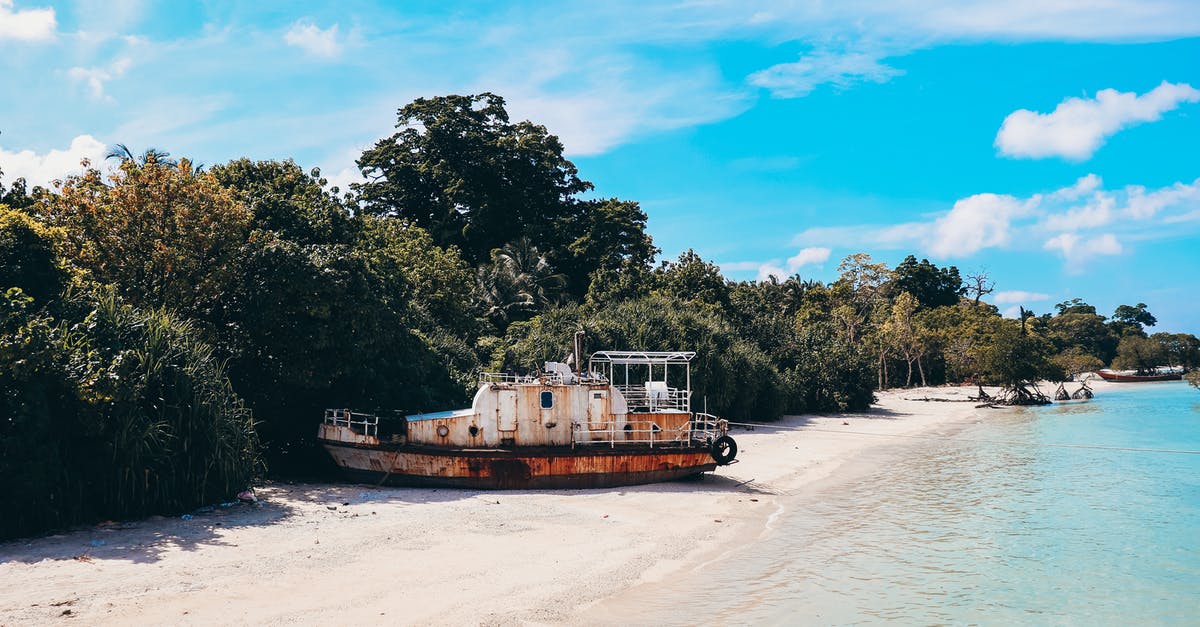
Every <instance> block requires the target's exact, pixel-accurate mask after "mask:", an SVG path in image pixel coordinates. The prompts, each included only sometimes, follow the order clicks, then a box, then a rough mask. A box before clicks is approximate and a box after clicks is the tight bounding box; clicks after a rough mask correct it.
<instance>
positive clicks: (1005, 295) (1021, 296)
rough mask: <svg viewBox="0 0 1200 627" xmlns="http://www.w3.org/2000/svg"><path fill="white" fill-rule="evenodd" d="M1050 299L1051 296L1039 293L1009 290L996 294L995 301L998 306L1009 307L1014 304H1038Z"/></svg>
mask: <svg viewBox="0 0 1200 627" xmlns="http://www.w3.org/2000/svg"><path fill="white" fill-rule="evenodd" d="M1048 298H1050V295H1049V294H1042V293H1039V292H1023V291H1021V290H1009V291H1006V292H996V296H995V297H993V299H992V300H993V301H995V303H996V304H997V305H1008V304H1012V303H1036V302H1038V301H1043V300H1046V299H1048Z"/></svg>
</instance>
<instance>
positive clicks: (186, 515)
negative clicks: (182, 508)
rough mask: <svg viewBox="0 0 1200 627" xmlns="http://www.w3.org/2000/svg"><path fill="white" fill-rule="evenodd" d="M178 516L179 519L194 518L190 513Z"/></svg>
mask: <svg viewBox="0 0 1200 627" xmlns="http://www.w3.org/2000/svg"><path fill="white" fill-rule="evenodd" d="M179 518H180V520H191V519H192V518H195V517H194V516H192V515H191V514H184V515H183V516H180V517H179Z"/></svg>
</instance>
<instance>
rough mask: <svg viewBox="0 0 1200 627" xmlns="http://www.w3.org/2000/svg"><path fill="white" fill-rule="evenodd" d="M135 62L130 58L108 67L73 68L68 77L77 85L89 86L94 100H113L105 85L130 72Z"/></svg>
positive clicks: (115, 62)
mask: <svg viewBox="0 0 1200 627" xmlns="http://www.w3.org/2000/svg"><path fill="white" fill-rule="evenodd" d="M132 64H133V61H132V60H131V59H129V58H128V57H122V58H120V59H117V60H116V61H113V62H112V63H111V64H110V65H109V66H108V67H94V68H84V67H73V68H71V69H70V70H69V71H68V72H67V76H70V77H71V80H73V81H75V82H77V83H83V84H85V85H87V88H88V95H89V96H91V98H92V99H93V100H111V98H109V97H108V96H107V95H106V94H105V93H104V85H105V83H107V82H108V81H110V80H113V79H114V78H120V77H122V76H124V75H125V72H126V71H128V70H129V66H131V65H132Z"/></svg>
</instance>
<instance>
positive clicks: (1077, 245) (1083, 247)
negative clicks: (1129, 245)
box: [1043, 233, 1124, 274]
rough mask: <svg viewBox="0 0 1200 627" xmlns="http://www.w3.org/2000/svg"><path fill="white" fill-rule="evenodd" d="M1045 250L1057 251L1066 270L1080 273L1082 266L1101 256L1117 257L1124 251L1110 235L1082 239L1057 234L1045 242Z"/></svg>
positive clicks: (1066, 234) (1072, 235) (1073, 234)
mask: <svg viewBox="0 0 1200 627" xmlns="http://www.w3.org/2000/svg"><path fill="white" fill-rule="evenodd" d="M1043 248H1045V249H1046V250H1054V251H1058V252H1059V253H1060V254H1061V255H1062V256H1063V258H1064V259H1065V260H1066V262H1067V270H1069V271H1070V272H1073V273H1076V274H1077V273H1080V272H1082V271H1083V270H1084V264H1085V263H1087V262H1088V261H1090V260H1091V259H1093V258H1094V257H1099V256H1101V255H1119V254H1121V252H1122V251H1123V250H1124V249H1123V247H1122V246H1121V242H1118V241H1117V237H1116V236H1115V235H1113V234H1112V233H1104V234H1103V235H1097V236H1094V237H1084V236H1081V235H1079V234H1078V233H1059V234H1058V235H1055V236H1054V237H1051V238H1050V239H1048V240H1046V243H1045V244H1044V245H1043Z"/></svg>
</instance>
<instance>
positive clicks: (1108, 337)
mask: <svg viewBox="0 0 1200 627" xmlns="http://www.w3.org/2000/svg"><path fill="white" fill-rule="evenodd" d="M1046 328H1047V331H1048V333H1049V337H1050V339H1051V340H1053V341H1054V343H1055V346H1056V347H1057V348H1058V350H1059V352H1060V353H1065V352H1082V353H1085V354H1088V355H1092V356H1093V357H1095V358H1097V359H1099V360H1100V361H1102V362H1104V363H1108V362H1110V361H1112V359H1113V357H1115V356H1116V354H1117V342H1118V341H1119V340H1120V338H1119V337H1117V336H1116V335H1115V334H1114V333H1113V331H1112V328H1111V327H1109V326H1108V325H1106V324H1105V323H1104V316H1100V315H1097V314H1095V313H1087V312H1086V311H1082V310H1068V311H1065V312H1063V313H1059V314H1058V315H1056V316H1054V317H1052V318H1050V319H1049V320H1047V321H1046Z"/></svg>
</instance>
